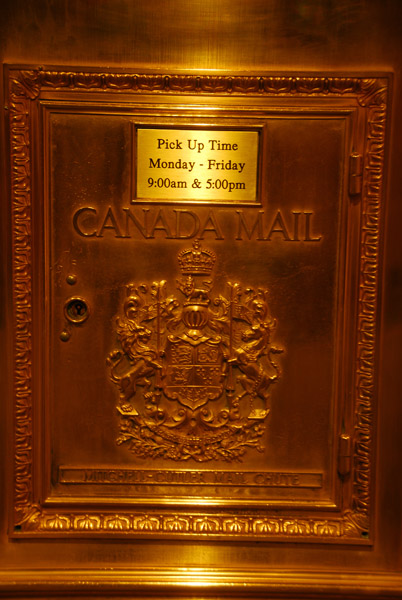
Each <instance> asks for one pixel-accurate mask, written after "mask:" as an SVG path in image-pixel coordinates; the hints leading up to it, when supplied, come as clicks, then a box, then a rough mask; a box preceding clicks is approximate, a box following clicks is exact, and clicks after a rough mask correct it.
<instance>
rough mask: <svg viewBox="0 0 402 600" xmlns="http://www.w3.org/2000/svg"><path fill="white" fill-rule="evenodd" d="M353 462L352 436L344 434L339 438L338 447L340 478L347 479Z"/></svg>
mask: <svg viewBox="0 0 402 600" xmlns="http://www.w3.org/2000/svg"><path fill="white" fill-rule="evenodd" d="M350 461H351V439H350V435H346V434H345V433H342V434H341V435H340V436H339V446H338V473H339V475H340V477H346V476H347V475H349V473H350Z"/></svg>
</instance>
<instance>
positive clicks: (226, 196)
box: [9, 69, 388, 545]
mask: <svg viewBox="0 0 402 600" xmlns="http://www.w3.org/2000/svg"><path fill="white" fill-rule="evenodd" d="M387 86H388V79H387V78H385V77H384V78H372V79H362V78H358V77H350V78H339V77H314V78H311V77H294V76H289V77H265V76H264V77H209V76H198V75H197V76H193V75H191V76H186V77H184V76H159V75H155V76H151V75H131V74H127V73H113V74H112V73H93V72H92V73H83V72H79V73H78V72H77V73H75V72H69V73H66V72H57V71H50V70H49V71H47V70H36V69H29V70H20V69H10V71H9V96H10V140H11V159H12V164H11V173H12V185H11V194H12V219H13V236H14V237H13V292H14V302H15V313H14V320H13V335H14V348H15V351H14V373H15V380H14V381H15V384H14V407H15V460H16V468H15V481H14V484H15V492H14V496H13V508H14V512H13V517H12V522H11V526H10V534H11V535H14V536H17V537H20V536H48V537H60V536H80V537H81V536H82V537H86V536H94V535H95V536H100V537H103V536H106V537H111V538H113V537H116V536H117V537H119V536H121V535H124V536H151V537H184V538H187V537H190V538H191V537H192V538H196V539H205V538H206V539H221V538H228V539H237V538H241V539H246V540H254V539H259V540H273V541H274V540H284V539H286V540H291V541H299V540H300V541H303V542H310V541H311V542H314V541H319V542H321V543H324V542H325V543H326V542H330V543H334V542H336V543H348V544H350V543H353V544H363V545H364V544H366V545H367V544H370V543H371V542H372V529H371V523H372V518H373V502H372V491H371V485H370V482H371V481H372V477H373V471H374V459H373V457H374V448H373V443H372V439H373V431H372V422H373V421H372V416H373V415H374V414H375V405H376V399H375V389H376V388H375V381H376V372H375V362H374V358H373V357H374V356H375V353H376V331H377V294H378V268H379V262H378V261H379V259H378V257H379V251H380V233H381V232H380V229H379V222H380V217H381V210H382V173H383V153H384V143H385V134H384V131H385V127H384V125H385V118H386V91H387ZM167 100H168V101H167ZM363 132H364V133H363ZM186 146H187V147H186ZM193 156H195V158H193ZM235 165H236V168H235ZM218 166H219V168H218ZM182 171H183V173H181V172H182ZM209 171H211V174H210V173H209ZM212 171H213V173H212ZM151 180H152V181H151ZM179 181H180V182H184V183H185V184H186V185H184V184H183V185H180V186H179V185H173V184H172V182H175V184H176V183H177V182H179ZM208 181H210V183H211V186H210V188H209V189H208ZM218 181H219V184H218V183H217V182H218ZM158 182H161V183H160V184H159V183H158ZM195 182H197V185H196V187H194V184H195ZM212 184H213V185H212ZM239 184H244V185H241V186H240V185H239ZM233 186H235V187H233ZM30 232H32V237H31V233H30Z"/></svg>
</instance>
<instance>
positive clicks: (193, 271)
mask: <svg viewBox="0 0 402 600" xmlns="http://www.w3.org/2000/svg"><path fill="white" fill-rule="evenodd" d="M177 260H178V261H179V265H180V271H181V272H182V273H183V275H210V274H211V272H212V269H213V267H214V264H215V260H216V255H215V254H214V253H213V252H212V251H211V250H207V249H204V248H201V244H200V241H199V240H195V242H194V243H193V247H192V248H187V249H186V250H182V251H181V252H179V254H178V256H177Z"/></svg>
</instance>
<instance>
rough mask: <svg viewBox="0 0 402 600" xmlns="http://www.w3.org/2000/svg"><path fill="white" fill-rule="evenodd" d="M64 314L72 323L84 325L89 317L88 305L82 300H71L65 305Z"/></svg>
mask: <svg viewBox="0 0 402 600" xmlns="http://www.w3.org/2000/svg"><path fill="white" fill-rule="evenodd" d="M64 313H65V315H66V317H67V319H68V320H69V321H71V322H72V323H83V322H84V321H85V320H86V319H87V318H88V316H89V310H88V305H87V303H86V302H85V300H83V299H82V298H70V299H69V300H67V302H66V304H65V307H64Z"/></svg>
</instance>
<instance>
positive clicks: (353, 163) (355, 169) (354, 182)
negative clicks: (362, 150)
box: [349, 152, 363, 196]
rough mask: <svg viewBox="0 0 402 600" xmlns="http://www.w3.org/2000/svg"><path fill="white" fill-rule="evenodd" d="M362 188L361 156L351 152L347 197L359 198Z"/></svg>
mask: <svg viewBox="0 0 402 600" xmlns="http://www.w3.org/2000/svg"><path fill="white" fill-rule="evenodd" d="M362 187H363V156H362V155H361V154H359V153H358V152H352V154H351V155H350V156H349V195H350V196H359V195H360V194H361V193H362Z"/></svg>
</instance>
